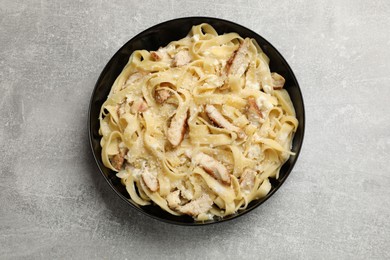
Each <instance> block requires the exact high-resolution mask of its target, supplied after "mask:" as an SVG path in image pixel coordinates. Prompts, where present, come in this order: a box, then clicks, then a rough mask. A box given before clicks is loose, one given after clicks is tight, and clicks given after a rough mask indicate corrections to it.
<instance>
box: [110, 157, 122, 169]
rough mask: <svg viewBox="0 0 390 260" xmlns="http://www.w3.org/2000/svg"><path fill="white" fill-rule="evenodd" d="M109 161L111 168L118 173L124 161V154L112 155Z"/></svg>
mask: <svg viewBox="0 0 390 260" xmlns="http://www.w3.org/2000/svg"><path fill="white" fill-rule="evenodd" d="M110 161H111V164H112V166H113V167H114V168H115V169H117V170H118V171H119V170H120V169H121V168H122V165H123V162H124V161H125V156H124V154H121V153H118V154H116V155H114V156H113V157H112V158H111V160H110Z"/></svg>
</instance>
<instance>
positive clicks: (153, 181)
mask: <svg viewBox="0 0 390 260" xmlns="http://www.w3.org/2000/svg"><path fill="white" fill-rule="evenodd" d="M141 177H142V180H143V181H144V183H145V185H146V186H147V187H148V188H149V189H150V190H151V191H153V192H154V191H157V190H158V188H159V185H158V180H157V172H155V171H150V170H149V169H148V168H146V167H145V168H144V169H143V170H142V173H141Z"/></svg>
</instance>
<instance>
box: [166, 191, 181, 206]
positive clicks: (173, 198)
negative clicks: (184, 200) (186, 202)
mask: <svg viewBox="0 0 390 260" xmlns="http://www.w3.org/2000/svg"><path fill="white" fill-rule="evenodd" d="M167 202H168V206H169V207H170V208H171V209H176V208H178V207H179V206H180V203H181V200H180V190H176V191H174V192H171V193H169V194H168V196H167Z"/></svg>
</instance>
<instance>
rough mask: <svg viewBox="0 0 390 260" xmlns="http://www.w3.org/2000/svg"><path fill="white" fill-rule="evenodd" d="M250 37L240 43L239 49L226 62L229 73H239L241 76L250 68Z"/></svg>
mask: <svg viewBox="0 0 390 260" xmlns="http://www.w3.org/2000/svg"><path fill="white" fill-rule="evenodd" d="M249 43H250V39H249V38H245V40H244V41H243V42H242V43H241V44H240V46H239V47H238V49H237V50H236V51H235V52H234V53H233V55H232V56H231V57H230V59H229V60H228V62H227V64H226V68H227V74H228V75H237V76H239V77H241V76H242V75H244V73H245V71H246V70H247V69H248V66H249V63H250V58H249V56H248V51H249Z"/></svg>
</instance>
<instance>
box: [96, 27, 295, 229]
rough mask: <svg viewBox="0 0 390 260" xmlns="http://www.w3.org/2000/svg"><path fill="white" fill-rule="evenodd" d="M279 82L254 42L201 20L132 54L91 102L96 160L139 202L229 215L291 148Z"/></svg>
mask: <svg viewBox="0 0 390 260" xmlns="http://www.w3.org/2000/svg"><path fill="white" fill-rule="evenodd" d="M284 83H285V79H284V78H283V77H282V76H281V75H279V74H277V73H272V72H271V71H270V68H269V59H268V57H267V56H266V55H265V54H264V52H263V51H262V50H261V48H260V47H259V45H258V44H257V43H256V41H255V40H253V39H249V38H245V39H243V38H241V37H240V35H238V34H237V33H227V34H223V35H218V33H217V32H216V31H215V30H214V28H213V27H212V26H210V25H208V24H200V25H197V26H193V27H192V29H191V31H190V32H189V34H188V35H187V36H186V37H185V38H183V39H181V40H178V41H173V42H171V43H169V44H168V45H167V46H165V47H161V48H160V49H158V50H157V51H146V50H137V51H134V52H133V54H132V55H131V56H130V58H129V61H128V63H127V65H126V66H125V68H124V69H123V71H122V72H121V74H120V75H119V76H118V78H117V79H116V81H115V82H114V84H113V86H112V88H111V91H110V93H109V96H108V98H107V100H106V101H105V102H104V104H103V105H102V108H101V113H100V130H99V133H100V134H101V135H102V139H101V147H102V160H103V163H104V165H105V166H106V167H108V168H110V169H111V170H113V171H115V172H117V177H118V178H120V179H121V180H122V183H123V185H125V186H126V189H127V191H128V193H129V195H130V198H131V200H132V201H134V202H135V203H136V204H138V205H140V206H144V205H149V204H155V205H158V206H159V207H161V208H162V209H163V210H165V211H167V212H169V213H171V214H173V215H183V214H184V215H190V216H192V217H193V218H194V219H196V220H200V221H202V220H208V219H212V218H214V217H224V216H227V215H231V214H234V213H236V212H238V211H240V210H243V209H245V208H246V207H247V206H248V204H249V203H250V202H251V201H253V200H258V199H261V198H262V197H264V196H266V195H267V194H268V192H269V191H270V190H271V188H272V185H271V183H270V181H269V178H278V177H279V171H280V169H281V166H282V165H283V164H284V163H285V162H286V161H287V160H288V159H289V157H290V156H291V155H294V153H292V152H291V145H292V139H293V135H294V132H295V131H296V129H297V127H298V120H297V119H296V116H295V110H294V107H293V104H292V102H291V100H290V97H289V95H288V93H287V91H286V90H284V89H283V85H284Z"/></svg>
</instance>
